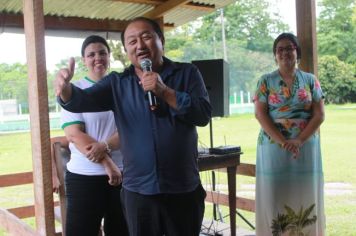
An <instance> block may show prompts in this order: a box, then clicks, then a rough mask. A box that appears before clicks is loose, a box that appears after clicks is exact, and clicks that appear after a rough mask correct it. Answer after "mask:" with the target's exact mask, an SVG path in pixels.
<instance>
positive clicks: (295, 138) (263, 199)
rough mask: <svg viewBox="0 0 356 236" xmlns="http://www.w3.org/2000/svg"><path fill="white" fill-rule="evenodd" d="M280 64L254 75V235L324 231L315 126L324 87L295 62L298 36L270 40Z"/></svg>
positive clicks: (321, 109)
mask: <svg viewBox="0 0 356 236" xmlns="http://www.w3.org/2000/svg"><path fill="white" fill-rule="evenodd" d="M273 54H274V56H275V60H276V63H277V65H278V69H277V70H276V71H273V72H272V73H269V74H265V75H263V76H262V77H261V79H260V80H259V81H258V85H257V90H256V94H255V97H254V103H255V113H256V118H257V120H258V122H259V123H260V125H261V127H262V128H261V132H260V134H259V137H258V144H257V160H256V235H257V236H269V235H273V236H274V235H298V236H300V235H310V236H323V235H325V216H324V196H323V191H324V188H323V185H324V182H323V170H322V161H321V152H320V137H319V127H320V125H321V123H322V122H323V121H324V103H323V93H322V90H321V87H320V84H319V81H318V80H317V79H316V78H315V76H314V75H313V74H310V73H306V72H303V71H301V70H300V69H298V68H297V64H298V62H299V60H300V58H301V50H300V45H299V42H298V39H297V38H296V37H295V36H294V35H293V34H290V33H283V34H281V35H279V36H278V37H277V38H276V40H275V41H274V44H273Z"/></svg>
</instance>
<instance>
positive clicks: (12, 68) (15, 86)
mask: <svg viewBox="0 0 356 236" xmlns="http://www.w3.org/2000/svg"><path fill="white" fill-rule="evenodd" d="M0 84H1V85H0V99H1V100H2V99H16V100H17V103H18V104H22V105H25V104H27V100H28V91H27V90H28V89H27V87H28V76H27V67H26V65H23V64H20V63H15V64H11V65H9V64H4V63H2V64H0ZM25 107H26V106H25Z"/></svg>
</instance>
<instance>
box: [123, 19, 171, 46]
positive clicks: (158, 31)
mask: <svg viewBox="0 0 356 236" xmlns="http://www.w3.org/2000/svg"><path fill="white" fill-rule="evenodd" d="M137 21H144V22H147V23H148V24H149V25H151V26H152V28H153V30H154V31H155V32H156V34H157V35H158V37H160V38H161V39H162V40H163V41H164V35H163V32H162V29H161V27H160V26H159V24H158V23H157V22H156V21H154V20H152V19H149V18H146V17H143V16H140V17H135V18H133V19H132V20H130V21H129V23H128V24H127V25H126V27H125V28H124V30H123V31H122V32H121V43H122V45H123V46H124V48H125V32H126V29H127V27H128V26H129V25H130V24H131V23H134V22H137Z"/></svg>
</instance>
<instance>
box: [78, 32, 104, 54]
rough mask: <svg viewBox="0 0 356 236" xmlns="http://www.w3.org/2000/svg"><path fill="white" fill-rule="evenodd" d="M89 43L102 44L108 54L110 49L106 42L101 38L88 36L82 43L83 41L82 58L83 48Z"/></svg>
mask: <svg viewBox="0 0 356 236" xmlns="http://www.w3.org/2000/svg"><path fill="white" fill-rule="evenodd" d="M91 43H102V44H104V45H105V47H106V48H107V49H108V52H109V53H110V47H109V45H108V43H107V42H106V40H105V39H104V38H103V37H101V36H99V35H90V36H88V37H87V38H86V39H84V41H83V44H82V57H84V52H85V48H86V47H87V46H88V45H89V44H91Z"/></svg>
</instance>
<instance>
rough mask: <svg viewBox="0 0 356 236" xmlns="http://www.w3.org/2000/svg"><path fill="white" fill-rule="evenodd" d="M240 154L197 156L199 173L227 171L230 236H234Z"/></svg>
mask: <svg viewBox="0 0 356 236" xmlns="http://www.w3.org/2000/svg"><path fill="white" fill-rule="evenodd" d="M241 154H242V152H235V153H229V154H222V155H220V154H219V155H217V154H199V158H198V167H199V171H206V170H214V169H220V168H226V169H227V184H228V191H229V210H230V211H229V212H230V230H231V235H233V236H235V235H236V168H237V165H239V164H240V155H241Z"/></svg>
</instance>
